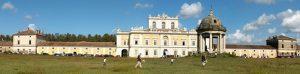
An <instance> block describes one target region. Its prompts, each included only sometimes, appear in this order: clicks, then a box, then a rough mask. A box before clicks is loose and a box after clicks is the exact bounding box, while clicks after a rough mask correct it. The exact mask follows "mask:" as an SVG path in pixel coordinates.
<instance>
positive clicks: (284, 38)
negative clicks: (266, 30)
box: [272, 35, 296, 40]
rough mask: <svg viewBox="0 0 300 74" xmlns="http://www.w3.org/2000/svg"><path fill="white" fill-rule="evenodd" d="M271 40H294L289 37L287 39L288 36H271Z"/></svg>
mask: <svg viewBox="0 0 300 74" xmlns="http://www.w3.org/2000/svg"><path fill="white" fill-rule="evenodd" d="M272 39H277V40H296V39H294V38H291V37H288V36H283V35H277V36H273V37H272Z"/></svg>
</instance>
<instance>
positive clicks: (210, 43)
mask: <svg viewBox="0 0 300 74" xmlns="http://www.w3.org/2000/svg"><path fill="white" fill-rule="evenodd" d="M212 41H213V39H212V33H210V34H209V50H210V51H212V50H213V48H212V44H213V43H212Z"/></svg>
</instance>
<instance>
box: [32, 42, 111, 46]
mask: <svg viewBox="0 0 300 74" xmlns="http://www.w3.org/2000/svg"><path fill="white" fill-rule="evenodd" d="M37 46H88V47H115V46H116V44H115V42H40V43H38V44H37Z"/></svg>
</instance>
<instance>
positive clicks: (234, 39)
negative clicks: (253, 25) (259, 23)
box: [228, 29, 253, 44]
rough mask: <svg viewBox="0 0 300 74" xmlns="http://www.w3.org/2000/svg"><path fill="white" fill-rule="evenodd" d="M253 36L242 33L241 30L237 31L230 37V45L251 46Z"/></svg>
mask: <svg viewBox="0 0 300 74" xmlns="http://www.w3.org/2000/svg"><path fill="white" fill-rule="evenodd" d="M252 38H253V35H247V34H245V33H242V32H241V31H240V30H239V29H238V30H236V31H235V33H233V34H229V35H228V41H229V43H234V44H236V43H243V44H251V43H252Z"/></svg>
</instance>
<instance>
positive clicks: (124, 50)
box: [121, 49, 128, 57]
mask: <svg viewBox="0 0 300 74" xmlns="http://www.w3.org/2000/svg"><path fill="white" fill-rule="evenodd" d="M121 56H122V57H127V56H128V51H127V50H126V49H123V50H122V55H121Z"/></svg>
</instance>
